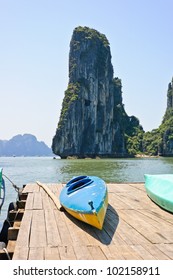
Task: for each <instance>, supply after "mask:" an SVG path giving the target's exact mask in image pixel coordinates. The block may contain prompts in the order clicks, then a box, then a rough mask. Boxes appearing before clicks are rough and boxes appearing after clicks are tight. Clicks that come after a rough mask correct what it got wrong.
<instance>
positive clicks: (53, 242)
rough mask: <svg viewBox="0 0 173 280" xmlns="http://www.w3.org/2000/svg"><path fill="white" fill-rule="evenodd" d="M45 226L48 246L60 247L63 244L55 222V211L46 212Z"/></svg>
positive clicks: (48, 210)
mask: <svg viewBox="0 0 173 280" xmlns="http://www.w3.org/2000/svg"><path fill="white" fill-rule="evenodd" d="M44 213H45V225H46V236H47V246H51V247H54V246H58V245H60V244H61V237H60V234H59V230H58V227H57V223H56V220H55V214H54V210H52V209H47V210H45V212H44Z"/></svg>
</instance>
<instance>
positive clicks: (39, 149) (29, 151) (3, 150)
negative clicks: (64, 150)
mask: <svg viewBox="0 0 173 280" xmlns="http://www.w3.org/2000/svg"><path fill="white" fill-rule="evenodd" d="M52 155H53V154H52V150H51V149H50V148H49V147H48V146H47V145H46V144H45V143H44V142H43V141H38V140H37V138H36V137H35V136H34V135H32V134H23V135H21V134H18V135H16V136H14V137H12V138H11V139H10V140H0V156H52Z"/></svg>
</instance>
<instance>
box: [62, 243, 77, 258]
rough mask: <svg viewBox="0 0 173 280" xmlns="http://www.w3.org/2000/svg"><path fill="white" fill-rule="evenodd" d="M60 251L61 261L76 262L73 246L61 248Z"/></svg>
mask: <svg viewBox="0 0 173 280" xmlns="http://www.w3.org/2000/svg"><path fill="white" fill-rule="evenodd" d="M58 249H59V254H60V259H61V260H76V255H75V252H74V248H73V246H71V245H68V246H59V247H58Z"/></svg>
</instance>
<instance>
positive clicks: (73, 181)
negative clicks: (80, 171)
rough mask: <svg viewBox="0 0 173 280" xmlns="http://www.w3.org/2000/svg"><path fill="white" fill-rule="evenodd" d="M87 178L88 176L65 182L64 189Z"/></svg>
mask: <svg viewBox="0 0 173 280" xmlns="http://www.w3.org/2000/svg"><path fill="white" fill-rule="evenodd" d="M87 177H88V176H86V175H81V176H77V177H75V178H73V179H71V180H70V181H69V182H67V184H66V187H69V186H70V185H71V184H73V183H75V182H78V181H80V180H81V179H85V178H87Z"/></svg>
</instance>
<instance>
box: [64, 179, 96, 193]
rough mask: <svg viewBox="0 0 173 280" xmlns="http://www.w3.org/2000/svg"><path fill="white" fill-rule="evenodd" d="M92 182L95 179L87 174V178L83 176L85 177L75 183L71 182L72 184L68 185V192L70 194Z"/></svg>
mask: <svg viewBox="0 0 173 280" xmlns="http://www.w3.org/2000/svg"><path fill="white" fill-rule="evenodd" d="M91 183H93V181H92V180H91V179H90V178H88V177H87V176H86V178H83V179H81V180H78V181H76V182H74V183H71V184H70V186H69V187H68V190H67V194H70V193H72V192H74V191H77V190H79V189H82V188H84V187H86V186H88V185H90V184H91Z"/></svg>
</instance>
